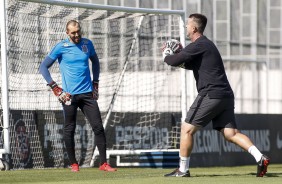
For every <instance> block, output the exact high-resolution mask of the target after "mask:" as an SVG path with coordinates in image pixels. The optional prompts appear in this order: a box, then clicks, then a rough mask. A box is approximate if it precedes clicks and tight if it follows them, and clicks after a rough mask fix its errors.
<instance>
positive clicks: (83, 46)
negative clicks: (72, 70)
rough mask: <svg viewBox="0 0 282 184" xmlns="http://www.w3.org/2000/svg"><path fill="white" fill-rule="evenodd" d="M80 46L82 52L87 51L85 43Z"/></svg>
mask: <svg viewBox="0 0 282 184" xmlns="http://www.w3.org/2000/svg"><path fill="white" fill-rule="evenodd" d="M81 48H82V52H84V53H87V52H88V48H87V46H86V45H82V46H81Z"/></svg>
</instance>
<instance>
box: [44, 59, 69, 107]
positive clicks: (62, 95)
mask: <svg viewBox="0 0 282 184" xmlns="http://www.w3.org/2000/svg"><path fill="white" fill-rule="evenodd" d="M55 61H56V60H53V59H51V58H50V57H49V56H46V58H45V59H44V60H43V61H42V63H41V65H40V67H39V73H41V74H42V76H43V77H44V79H45V80H46V81H47V83H48V86H50V88H51V89H52V91H53V93H54V95H55V96H56V97H57V98H58V100H59V101H60V102H61V103H64V104H66V105H70V104H71V95H70V94H69V93H66V92H63V89H62V88H61V87H59V86H58V85H57V83H56V82H55V81H53V79H52V77H51V74H50V72H49V70H48V69H49V68H50V67H51V66H52V65H53V63H54V62H55Z"/></svg>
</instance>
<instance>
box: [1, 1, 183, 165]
mask: <svg viewBox="0 0 282 184" xmlns="http://www.w3.org/2000/svg"><path fill="white" fill-rule="evenodd" d="M6 7H7V20H8V22H7V26H8V27H7V39H8V81H9V89H8V92H9V107H10V117H11V118H10V136H11V137H10V138H11V160H12V162H11V163H12V166H13V167H12V168H15V169H18V168H25V167H33V168H35V167H36V168H40V167H63V166H67V165H68V161H66V159H67V156H66V154H65V151H64V146H63V141H62V132H63V117H62V107H61V104H60V103H59V102H58V100H57V99H56V97H55V96H54V95H53V94H52V92H51V91H50V89H49V88H48V87H47V86H46V82H45V81H44V79H43V77H42V76H41V74H39V72H38V68H39V65H40V63H41V62H42V60H43V59H44V58H45V56H46V55H47V54H48V53H49V52H50V50H51V49H52V47H53V46H55V44H57V43H58V42H59V41H61V40H63V39H65V38H66V36H67V35H66V33H65V31H66V30H65V25H66V23H67V22H68V21H69V20H71V19H75V20H78V21H79V22H80V24H81V27H82V32H83V37H86V38H89V39H90V40H92V41H93V43H94V46H95V50H96V52H97V55H98V57H99V60H100V70H101V73H100V83H99V100H98V104H99V107H100V111H101V114H102V119H103V121H104V124H105V129H106V136H107V140H108V144H107V146H108V149H109V150H111V149H113V150H114V149H119V150H121V149H124V150H128V149H169V148H177V147H178V146H179V145H178V144H179V143H178V142H179V140H178V138H179V128H178V127H179V125H178V123H179V121H180V110H181V91H180V90H181V89H180V86H181V81H180V70H179V69H178V68H172V67H169V66H167V65H166V64H164V62H163V59H162V52H161V47H162V44H163V43H164V42H165V41H166V40H167V39H171V38H173V39H178V40H179V35H180V33H179V20H180V19H179V16H178V15H161V14H160V15H158V14H143V13H128V12H117V11H108V10H98V9H84V8H77V7H67V6H60V5H49V4H41V3H32V2H26V1H18V0H8V1H7V5H6ZM50 73H51V75H52V78H53V79H54V81H56V82H57V83H58V84H59V85H61V76H60V73H59V67H58V64H57V63H54V65H53V66H52V67H51V68H50ZM0 107H1V109H2V103H1V106H0ZM0 124H1V127H2V126H3V125H2V122H1V123H0ZM93 137H94V136H93V132H92V130H91V128H90V127H89V124H88V122H87V120H86V119H85V117H84V116H83V115H82V113H81V112H79V113H78V118H77V127H76V135H75V140H76V157H77V159H78V161H79V162H80V164H81V165H85V166H86V165H87V164H89V162H90V160H91V156H92V153H93ZM23 140H25V142H24V141H23ZM2 141H3V135H2V133H1V141H0V146H1V145H3V144H2Z"/></svg>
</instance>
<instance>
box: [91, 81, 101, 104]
mask: <svg viewBox="0 0 282 184" xmlns="http://www.w3.org/2000/svg"><path fill="white" fill-rule="evenodd" d="M92 85H93V91H92V94H93V98H94V99H95V100H98V98H99V82H98V81H92Z"/></svg>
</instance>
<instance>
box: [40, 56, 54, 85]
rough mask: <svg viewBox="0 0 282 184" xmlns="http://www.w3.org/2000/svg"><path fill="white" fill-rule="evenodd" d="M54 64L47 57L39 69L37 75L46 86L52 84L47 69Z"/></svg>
mask: <svg viewBox="0 0 282 184" xmlns="http://www.w3.org/2000/svg"><path fill="white" fill-rule="evenodd" d="M54 62H55V60H53V59H51V58H50V57H49V56H46V58H45V59H44V60H43V61H42V63H41V65H40V67H39V73H40V74H41V75H42V76H43V77H44V79H45V80H46V81H47V83H48V84H51V83H52V82H53V79H52V77H51V74H50V72H49V70H48V68H50V67H51V66H52V65H53V63H54Z"/></svg>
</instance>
